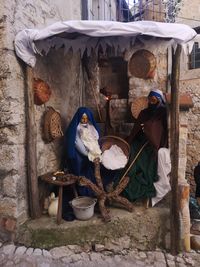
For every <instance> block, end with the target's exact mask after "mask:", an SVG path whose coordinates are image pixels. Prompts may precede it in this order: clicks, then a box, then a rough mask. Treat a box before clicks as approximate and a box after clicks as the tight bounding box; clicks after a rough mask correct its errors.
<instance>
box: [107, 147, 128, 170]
mask: <svg viewBox="0 0 200 267" xmlns="http://www.w3.org/2000/svg"><path fill="white" fill-rule="evenodd" d="M127 161H128V158H127V157H126V155H125V154H124V152H123V151H122V149H121V148H120V147H118V146H117V145H112V146H111V147H110V148H109V149H107V150H105V151H104V152H103V154H102V164H103V165H104V167H105V168H106V169H109V170H117V169H120V168H124V167H125V166H126V164H127Z"/></svg>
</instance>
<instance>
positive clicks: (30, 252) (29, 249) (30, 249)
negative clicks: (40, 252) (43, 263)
mask: <svg viewBox="0 0 200 267" xmlns="http://www.w3.org/2000/svg"><path fill="white" fill-rule="evenodd" d="M33 251H34V248H28V249H27V251H26V255H28V256H30V255H32V254H33Z"/></svg>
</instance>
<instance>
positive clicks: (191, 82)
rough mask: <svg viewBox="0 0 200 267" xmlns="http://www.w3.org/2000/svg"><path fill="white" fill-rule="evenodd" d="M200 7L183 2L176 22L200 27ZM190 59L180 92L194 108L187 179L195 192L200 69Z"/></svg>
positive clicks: (184, 66)
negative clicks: (190, 98)
mask: <svg viewBox="0 0 200 267" xmlns="http://www.w3.org/2000/svg"><path fill="white" fill-rule="evenodd" d="M188 7H189V8H188ZM199 14H200V5H199V1H198V0H194V1H192V2H190V1H189V0H182V1H181V10H180V12H179V13H178V18H177V19H176V22H178V23H184V24H187V25H189V26H191V27H197V26H199V25H200V21H199ZM188 60H189V57H188V56H187V55H186V56H185V59H184V60H183V59H182V64H181V77H180V90H181V92H187V93H189V94H190V95H191V96H192V100H193V103H194V107H193V108H192V109H191V110H190V112H189V114H188V116H189V117H188V118H189V119H188V142H187V169H186V178H187V179H188V180H189V182H190V184H191V192H192V193H194V191H195V183H194V179H193V171H194V167H195V166H196V164H197V162H198V161H199V160H200V152H199V151H200V145H199V140H200V128H199V125H200V124H199V122H200V121H199V117H200V106H199V100H200V89H199V83H200V69H191V70H189V69H188Z"/></svg>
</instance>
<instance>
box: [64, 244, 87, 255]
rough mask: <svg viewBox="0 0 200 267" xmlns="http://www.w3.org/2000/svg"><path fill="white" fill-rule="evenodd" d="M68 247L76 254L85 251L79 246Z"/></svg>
mask: <svg viewBox="0 0 200 267" xmlns="http://www.w3.org/2000/svg"><path fill="white" fill-rule="evenodd" d="M67 247H68V248H69V249H70V250H71V251H73V252H74V253H81V252H82V251H83V249H82V248H81V247H80V246H78V245H68V246H67Z"/></svg>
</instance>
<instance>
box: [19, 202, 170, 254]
mask: <svg viewBox="0 0 200 267" xmlns="http://www.w3.org/2000/svg"><path fill="white" fill-rule="evenodd" d="M110 213H111V218H112V220H111V221H110V222H109V223H105V222H103V221H102V219H101V217H100V215H99V214H98V213H96V212H95V215H94V216H93V217H92V218H91V219H90V220H88V221H79V220H74V221H72V222H67V221H64V220H63V221H62V222H61V224H60V225H57V224H56V219H55V218H54V217H48V216H47V215H46V216H42V217H41V218H39V219H36V220H30V221H28V222H26V223H25V224H23V225H21V226H20V227H19V231H18V235H17V238H16V241H17V243H18V244H21V245H25V246H27V247H33V248H44V249H50V248H53V247H57V246H66V245H86V244H88V245H89V246H91V245H95V244H101V245H106V244H107V243H108V242H111V243H112V244H113V242H114V243H116V244H117V243H118V242H119V240H120V239H121V238H123V237H124V238H125V239H127V237H128V240H129V242H128V243H129V244H128V246H129V247H130V248H137V249H140V250H154V249H155V248H157V247H159V248H162V249H163V248H169V242H170V241H169V237H170V233H169V231H170V230H169V225H170V222H169V218H170V211H169V208H166V207H163V206H161V207H159V206H158V207H154V208H149V209H145V208H144V207H143V206H136V207H135V208H134V211H133V212H132V213H130V212H128V211H126V210H124V209H119V208H113V207H112V208H110Z"/></svg>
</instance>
